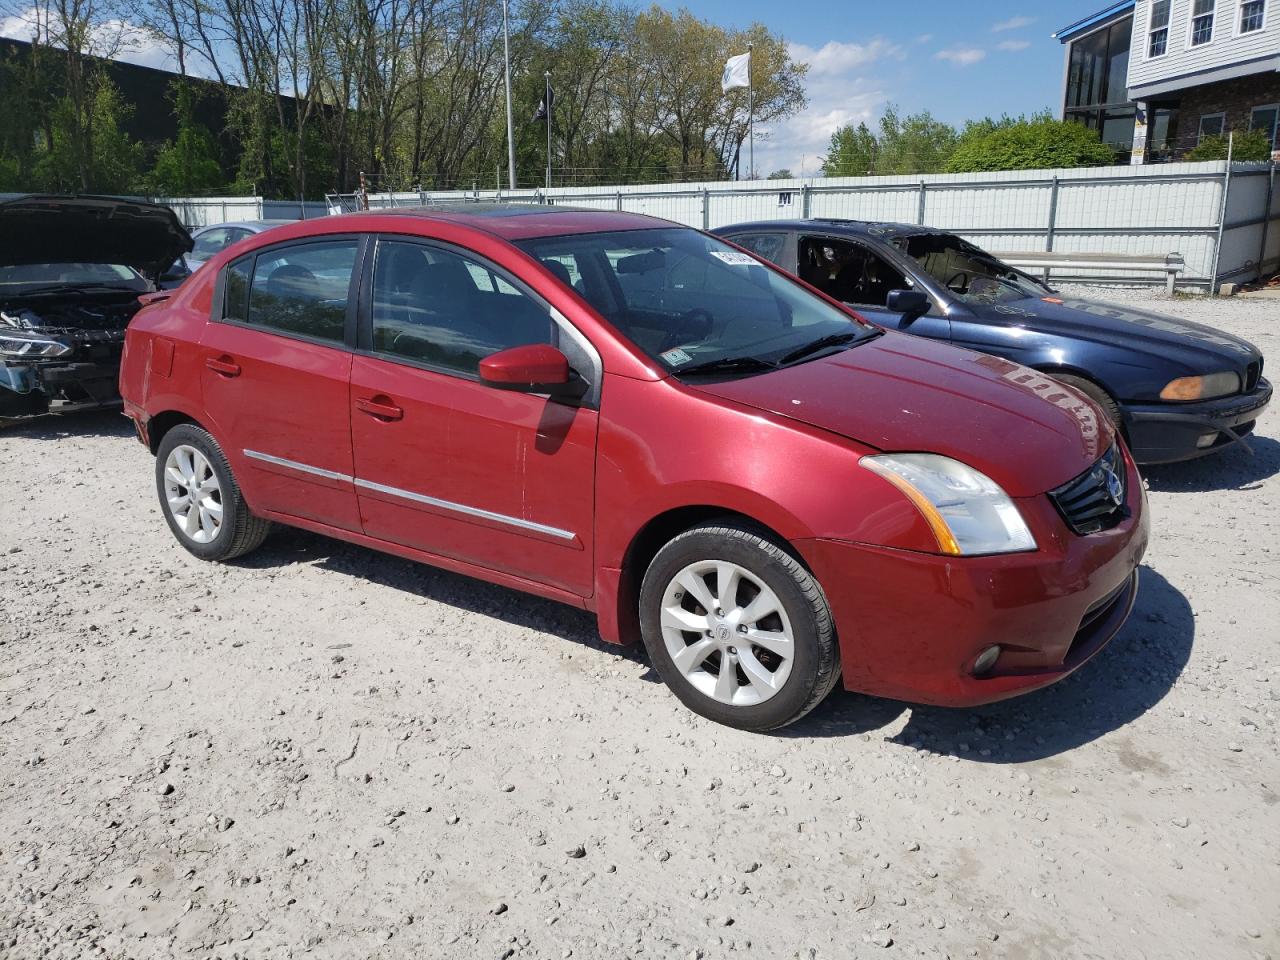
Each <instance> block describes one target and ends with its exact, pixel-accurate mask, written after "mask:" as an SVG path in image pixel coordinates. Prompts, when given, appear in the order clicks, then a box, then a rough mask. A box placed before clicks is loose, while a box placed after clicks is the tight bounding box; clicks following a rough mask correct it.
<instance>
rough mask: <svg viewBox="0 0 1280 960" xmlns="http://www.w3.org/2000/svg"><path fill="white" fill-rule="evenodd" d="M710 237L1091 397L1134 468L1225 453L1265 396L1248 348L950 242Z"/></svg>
mask: <svg viewBox="0 0 1280 960" xmlns="http://www.w3.org/2000/svg"><path fill="white" fill-rule="evenodd" d="M715 233H717V234H719V235H720V236H722V237H725V238H726V239H729V240H731V241H733V242H734V243H737V244H739V245H740V246H742V247H745V248H746V249H748V250H750V251H752V252H753V253H755V254H756V256H758V257H762V258H764V259H767V260H771V261H773V262H774V263H776V264H777V265H778V266H780V267H782V268H783V269H784V270H787V271H788V272H790V273H793V274H795V275H797V276H799V277H800V278H801V279H802V280H804V281H806V282H807V283H809V284H811V285H812V286H814V287H816V288H817V289H819V290H821V291H822V292H823V293H825V294H827V295H828V296H830V297H832V298H834V299H836V300H839V301H841V302H843V303H847V304H849V305H851V306H852V307H853V308H854V309H856V310H857V311H858V313H860V314H862V315H864V316H866V317H867V318H868V319H870V320H872V321H874V322H876V323H878V324H881V325H882V326H885V327H892V328H894V329H897V330H902V331H904V332H906V333H913V334H917V335H919V336H922V337H929V338H931V339H935V340H946V341H949V342H951V343H954V344H956V345H957V346H962V347H967V348H969V349H971V350H978V351H980V352H982V353H990V354H995V355H996V356H1000V357H1005V358H1007V359H1009V360H1013V361H1015V362H1017V363H1020V364H1023V365H1024V366H1028V367H1033V368H1034V369H1036V370H1040V371H1043V372H1044V373H1046V374H1048V375H1049V376H1051V377H1053V378H1054V379H1056V380H1058V381H1060V382H1062V383H1067V384H1070V385H1071V386H1073V387H1075V388H1077V389H1078V390H1080V391H1081V392H1082V393H1084V394H1086V395H1087V396H1089V397H1090V398H1092V399H1093V400H1094V401H1095V402H1096V403H1097V404H1098V405H1099V406H1100V407H1101V408H1102V409H1103V410H1104V411H1105V412H1106V413H1107V414H1108V415H1109V416H1110V417H1111V418H1112V420H1114V421H1115V423H1116V424H1117V425H1118V426H1119V427H1120V429H1121V430H1122V432H1123V433H1124V435H1125V437H1126V438H1127V439H1128V441H1129V446H1130V449H1132V451H1133V454H1134V457H1135V458H1136V459H1137V460H1138V462H1139V463H1169V462H1172V461H1175V460H1187V459H1190V458H1191V457H1197V456H1201V455H1203V454H1206V453H1212V452H1214V451H1216V450H1220V449H1222V448H1223V447H1226V446H1228V445H1230V444H1232V443H1235V442H1236V441H1238V440H1239V439H1240V438H1241V437H1243V436H1245V435H1247V434H1248V433H1250V432H1251V431H1252V430H1253V427H1254V423H1255V422H1256V421H1257V419H1258V417H1259V416H1260V415H1261V414H1262V411H1263V410H1264V409H1265V408H1266V406H1267V404H1268V403H1269V402H1270V400H1271V385H1270V384H1269V383H1268V382H1267V381H1266V380H1265V379H1263V377H1262V354H1261V353H1260V352H1259V350H1258V348H1257V347H1255V346H1254V345H1253V344H1251V343H1249V342H1247V341H1245V340H1241V339H1240V338H1238V337H1233V336H1231V335H1229V334H1226V333H1223V332H1222V331H1220V330H1215V329H1213V328H1212V327H1206V326H1204V325H1202V324H1197V323H1191V322H1189V321H1186V320H1175V319H1173V318H1170V317H1162V316H1160V315H1159V314H1154V313H1148V312H1146V311H1142V310H1131V309H1128V308H1124V307H1117V306H1113V305H1111V304H1101V303H1091V302H1089V301H1087V300H1076V299H1068V298H1064V297H1060V296H1058V295H1057V294H1056V293H1055V292H1054V291H1053V290H1052V289H1050V288H1049V287H1047V286H1046V285H1045V284H1044V283H1042V282H1041V281H1039V280H1037V279H1036V278H1035V277H1032V276H1030V275H1029V274H1027V273H1024V272H1022V271H1021V270H1017V269H1015V268H1013V267H1011V266H1009V265H1008V264H1005V263H1001V262H1000V261H999V260H997V259H996V258H995V257H993V256H991V254H989V253H985V252H983V251H982V250H980V249H979V248H978V247H976V246H974V245H973V244H971V243H969V242H968V241H966V240H963V239H961V238H960V237H957V236H955V235H954V234H949V233H944V232H941V231H937V230H932V229H930V228H928V227H920V226H911V225H908V224H898V223H864V222H860V221H853V220H792V221H767V222H760V223H743V224H736V225H734V226H729V227H721V228H720V229H718V230H716V231H715Z"/></svg>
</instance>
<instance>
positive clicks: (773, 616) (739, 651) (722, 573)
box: [661, 560, 795, 707]
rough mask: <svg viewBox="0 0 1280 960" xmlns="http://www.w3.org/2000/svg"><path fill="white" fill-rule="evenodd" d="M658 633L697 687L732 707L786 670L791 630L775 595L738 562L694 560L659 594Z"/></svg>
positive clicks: (764, 691) (777, 686)
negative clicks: (659, 628)
mask: <svg viewBox="0 0 1280 960" xmlns="http://www.w3.org/2000/svg"><path fill="white" fill-rule="evenodd" d="M661 627H662V639H663V642H664V644H665V645H666V649H667V653H668V655H669V656H670V657H671V660H672V662H673V663H674V664H675V667H676V669H677V670H679V671H680V674H681V675H682V676H683V677H684V678H685V679H686V680H687V681H688V682H689V683H690V684H691V685H692V686H693V687H694V689H696V690H697V691H699V692H700V693H702V694H703V695H705V696H707V697H710V698H711V699H713V700H716V701H718V702H720V703H724V704H728V705H730V706H735V707H747V706H753V705H755V704H758V703H763V702H764V701H766V700H768V699H770V698H771V697H773V696H774V695H775V694H777V693H778V692H779V691H780V690H781V689H782V688H783V686H784V685H785V684H786V682H787V678H788V677H789V676H790V675H791V667H792V664H793V662H794V659H795V635H794V633H793V632H792V629H791V622H790V620H788V618H787V613H786V610H784V609H783V606H782V601H781V600H780V599H779V598H778V595H777V594H776V593H774V592H773V590H772V589H770V588H769V586H768V585H767V584H765V583H764V581H763V580H761V579H760V578H759V577H757V576H756V575H755V574H753V573H752V572H751V571H750V570H748V569H746V568H745V567H742V566H739V565H738V564H736V563H730V562H728V561H725V560H700V561H697V562H695V563H691V564H689V565H688V566H687V567H685V568H684V569H683V570H681V571H680V572H679V573H677V574H676V575H675V577H673V578H672V580H671V582H670V583H668V584H667V588H666V590H665V591H664V592H663V596H662V618H661Z"/></svg>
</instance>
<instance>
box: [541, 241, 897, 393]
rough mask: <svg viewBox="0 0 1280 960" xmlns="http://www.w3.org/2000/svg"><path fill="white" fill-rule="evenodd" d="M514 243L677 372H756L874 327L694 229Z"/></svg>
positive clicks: (865, 334)
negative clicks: (860, 321)
mask: <svg viewBox="0 0 1280 960" xmlns="http://www.w3.org/2000/svg"><path fill="white" fill-rule="evenodd" d="M517 246H519V247H520V248H521V249H523V250H524V251H525V252H526V253H528V254H530V255H531V256H533V257H536V258H537V259H538V260H540V261H542V263H543V265H544V266H546V267H547V268H548V269H549V270H551V272H552V273H554V274H556V275H557V276H559V277H560V279H561V280H562V281H563V282H564V283H566V284H568V285H570V286H572V287H573V288H574V289H575V290H577V291H578V293H579V294H581V295H582V297H583V298H585V299H586V300H587V302H588V303H590V304H591V305H592V306H593V307H594V308H595V309H596V311H597V312H598V313H600V315H601V316H603V317H604V318H605V319H606V320H608V321H609V322H610V323H612V324H613V325H614V326H615V327H617V328H618V329H619V330H620V331H622V332H623V333H624V334H626V335H627V336H628V337H630V339H631V340H632V341H634V342H635V343H636V344H637V345H638V346H639V347H640V348H641V349H643V350H644V351H645V352H646V353H647V354H649V356H651V357H653V358H654V359H655V360H656V361H657V362H658V363H660V364H662V365H663V366H664V367H665V368H666V369H667V370H668V371H670V372H672V373H675V374H677V375H694V374H698V373H704V372H705V373H716V374H721V375H732V374H738V375H741V374H749V373H754V372H759V371H760V370H764V369H769V368H770V367H772V366H775V365H778V364H781V363H791V362H800V361H801V360H802V359H811V358H812V357H813V356H815V355H816V353H817V352H820V350H821V349H822V348H823V347H826V346H829V347H830V348H831V349H837V348H839V349H843V348H844V347H846V346H848V345H850V344H852V343H857V342H859V341H861V340H865V339H867V338H869V337H873V336H875V335H876V334H877V333H878V331H877V330H876V328H874V327H872V326H870V325H868V324H863V323H859V322H858V321H857V320H855V319H853V318H852V317H850V316H849V315H848V314H847V313H845V312H843V311H842V310H839V309H837V308H836V307H833V306H831V305H830V304H828V303H826V302H824V301H823V300H821V299H819V298H818V297H815V296H814V295H813V294H811V293H809V292H808V291H806V290H805V289H804V288H803V287H801V286H800V285H799V284H797V283H795V282H794V281H792V280H789V279H787V278H786V277H784V276H783V275H781V274H778V273H775V272H774V271H773V270H771V269H770V268H768V267H765V266H764V265H762V264H761V263H760V262H759V261H758V260H756V259H755V258H754V257H751V256H748V255H747V254H745V253H742V252H741V251H740V250H736V249H734V248H733V247H730V246H729V245H727V244H725V243H723V242H721V241H720V240H717V239H716V238H714V237H708V236H705V235H704V234H701V233H698V232H697V231H696V230H689V229H681V228H678V227H673V228H670V229H658V230H629V231H624V232H620V233H590V234H574V235H571V236H560V237H544V238H540V239H535V240H525V241H521V242H520V243H518V244H517ZM819 340H821V341H823V347H818V346H816V345H817V342H818V341H819ZM828 341H829V342H828ZM807 347H814V349H813V350H808V349H806V348H807Z"/></svg>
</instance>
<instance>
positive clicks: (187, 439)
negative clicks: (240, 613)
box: [156, 423, 271, 560]
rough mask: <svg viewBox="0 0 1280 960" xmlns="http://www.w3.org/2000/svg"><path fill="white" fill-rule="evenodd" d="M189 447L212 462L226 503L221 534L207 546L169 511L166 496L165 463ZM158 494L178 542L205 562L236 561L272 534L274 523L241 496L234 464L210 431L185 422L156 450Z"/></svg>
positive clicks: (161, 507)
mask: <svg viewBox="0 0 1280 960" xmlns="http://www.w3.org/2000/svg"><path fill="white" fill-rule="evenodd" d="M181 445H186V446H189V447H194V448H195V449H197V450H199V451H200V452H201V453H202V454H203V455H204V457H205V459H206V460H208V461H209V466H210V468H211V469H212V470H213V473H214V474H215V475H216V476H217V479H218V486H219V488H220V490H219V493H220V496H221V502H222V525H221V527H220V528H219V529H218V532H217V534H216V535H215V536H214V537H213V538H212V539H211V540H209V541H208V542H207V543H199V542H197V541H195V540H193V539H192V538H191V537H190V536H189V535H188V534H187V533H186V531H184V530H183V529H182V528H181V527H180V526H179V525H178V523H177V521H176V520H175V519H174V517H173V514H172V512H171V511H170V510H169V505H168V498H167V497H166V495H165V462H166V461H167V460H168V458H169V454H170V453H172V452H173V449H174V448H175V447H177V446H181ZM156 493H157V494H158V495H159V497H160V512H161V513H163V514H164V519H165V522H166V523H167V524H169V529H170V530H171V531H172V532H173V535H174V537H175V538H176V539H177V541H178V542H179V543H180V544H182V546H183V547H185V548H186V550H187V551H188V552H190V553H191V554H193V555H195V556H197V557H199V558H200V559H201V560H232V559H234V558H236V557H240V556H243V555H244V554H246V553H249V552H250V551H252V550H256V549H257V548H258V547H260V546H262V541H264V540H265V539H267V534H269V533H270V532H271V521H270V520H263V519H262V518H261V517H255V516H254V515H253V514H252V513H251V512H250V511H249V507H248V505H247V504H245V502H244V497H243V496H242V495H241V494H240V485H239V484H237V483H236V478H235V475H234V474H233V473H232V472H231V465H230V464H228V463H227V458H226V456H225V455H224V454H223V452H222V448H221V447H220V446H218V441H217V440H215V439H213V437H212V435H210V434H209V432H208V431H206V430H204V429H202V428H200V427H197V426H196V425H195V424H191V423H181V424H178V425H177V426H176V427H174V428H173V429H172V430H170V431H169V432H168V433H166V434H165V435H164V437H162V438H161V440H160V446H159V448H158V449H157V450H156Z"/></svg>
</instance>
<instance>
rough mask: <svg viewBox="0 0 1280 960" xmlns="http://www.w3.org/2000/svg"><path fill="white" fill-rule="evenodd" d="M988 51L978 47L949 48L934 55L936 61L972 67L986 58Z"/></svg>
mask: <svg viewBox="0 0 1280 960" xmlns="http://www.w3.org/2000/svg"><path fill="white" fill-rule="evenodd" d="M986 55H987V51H985V50H979V49H978V48H977V47H948V48H947V49H946V50H939V51H938V52H937V53H935V54H934V55H933V57H934V59H935V60H948V61H950V62H951V63H954V64H955V65H956V66H957V67H971V66H973V65H974V64H975V63H977V62H978V61H979V60H982V59H984V58H985V57H986Z"/></svg>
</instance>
